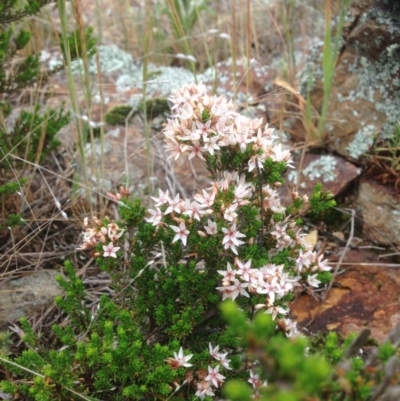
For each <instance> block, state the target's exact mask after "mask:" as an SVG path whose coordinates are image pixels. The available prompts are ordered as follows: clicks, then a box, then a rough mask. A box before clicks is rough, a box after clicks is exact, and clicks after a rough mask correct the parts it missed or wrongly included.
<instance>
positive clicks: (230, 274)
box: [217, 262, 236, 285]
mask: <svg viewBox="0 0 400 401" xmlns="http://www.w3.org/2000/svg"><path fill="white" fill-rule="evenodd" d="M217 272H218V273H219V274H221V275H222V276H223V279H222V284H223V285H229V284H230V283H231V282H233V281H235V275H236V270H234V269H232V266H231V265H230V264H229V262H228V263H227V267H226V270H217Z"/></svg>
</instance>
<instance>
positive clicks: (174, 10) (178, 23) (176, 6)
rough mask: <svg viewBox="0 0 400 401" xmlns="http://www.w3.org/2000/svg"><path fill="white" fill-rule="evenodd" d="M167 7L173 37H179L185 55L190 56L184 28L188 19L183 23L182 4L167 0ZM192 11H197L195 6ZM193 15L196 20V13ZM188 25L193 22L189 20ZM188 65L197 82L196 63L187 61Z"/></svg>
mask: <svg viewBox="0 0 400 401" xmlns="http://www.w3.org/2000/svg"><path fill="white" fill-rule="evenodd" d="M168 7H169V9H170V15H171V20H172V22H173V31H174V36H175V39H176V40H178V39H179V41H181V42H182V46H183V50H184V53H185V54H186V55H187V56H191V55H192V51H191V49H190V44H189V41H188V36H187V34H186V30H185V26H186V29H188V28H187V26H188V21H186V23H185V19H184V16H183V10H182V5H181V4H180V2H179V0H168ZM193 12H195V13H197V12H198V9H197V8H195V10H194V11H193ZM195 16H196V20H197V18H198V14H195ZM190 18H191V19H193V17H192V16H190ZM196 20H195V21H196ZM185 24H186V25H185ZM190 26H191V27H192V28H193V26H194V22H190ZM189 65H190V69H191V70H192V72H193V76H194V81H195V82H197V78H196V64H195V63H194V62H193V61H189Z"/></svg>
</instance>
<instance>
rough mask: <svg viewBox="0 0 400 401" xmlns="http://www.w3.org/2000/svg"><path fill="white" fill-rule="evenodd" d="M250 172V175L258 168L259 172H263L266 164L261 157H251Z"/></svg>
mask: <svg viewBox="0 0 400 401" xmlns="http://www.w3.org/2000/svg"><path fill="white" fill-rule="evenodd" d="M248 166H249V168H248V170H249V173H250V172H252V171H253V170H254V169H255V168H258V169H259V170H262V169H263V168H264V163H263V161H262V159H261V158H260V156H251V157H250V160H249V162H248Z"/></svg>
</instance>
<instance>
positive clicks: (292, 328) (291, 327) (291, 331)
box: [278, 318, 302, 337]
mask: <svg viewBox="0 0 400 401" xmlns="http://www.w3.org/2000/svg"><path fill="white" fill-rule="evenodd" d="M278 326H279V327H280V328H281V329H282V330H283V331H284V332H285V334H286V337H296V336H301V335H302V334H301V333H300V332H299V330H298V329H297V323H296V322H294V321H293V320H292V319H288V318H286V319H282V320H279V322H278Z"/></svg>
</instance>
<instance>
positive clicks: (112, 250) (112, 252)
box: [103, 242, 121, 258]
mask: <svg viewBox="0 0 400 401" xmlns="http://www.w3.org/2000/svg"><path fill="white" fill-rule="evenodd" d="M120 249H121V248H120V247H119V246H114V244H113V243H112V242H110V243H109V244H108V245H103V250H104V253H103V257H105V258H108V257H111V258H116V257H117V254H116V252H117V251H119V250H120Z"/></svg>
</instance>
